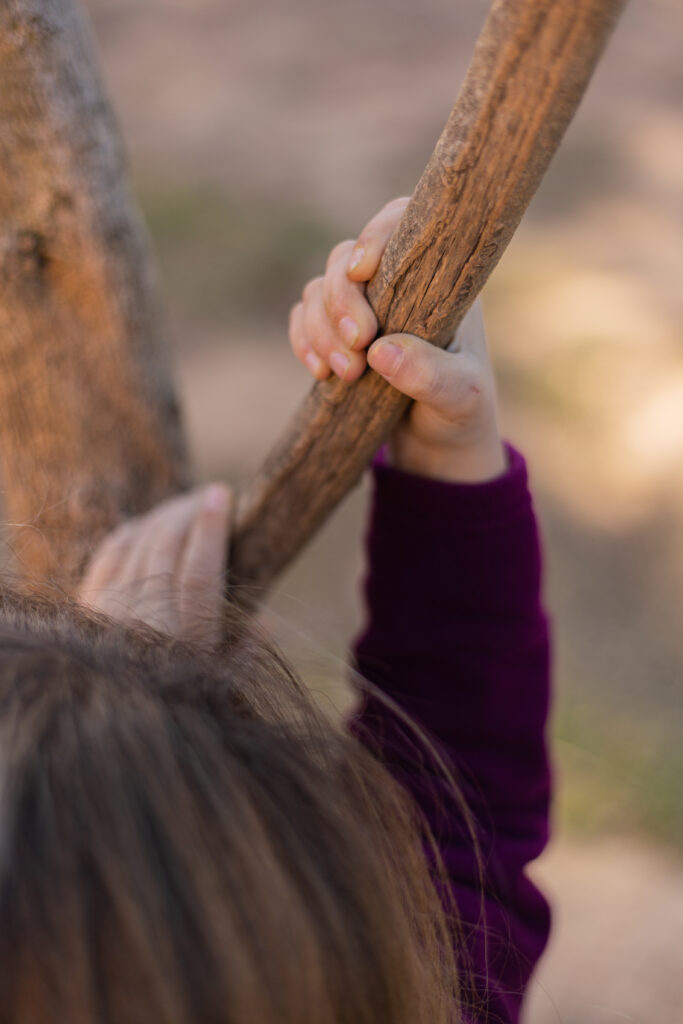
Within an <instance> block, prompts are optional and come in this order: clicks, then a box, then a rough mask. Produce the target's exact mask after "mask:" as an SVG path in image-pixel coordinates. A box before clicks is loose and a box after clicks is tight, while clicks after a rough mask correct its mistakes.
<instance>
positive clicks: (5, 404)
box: [0, 0, 186, 587]
mask: <svg viewBox="0 0 683 1024" xmlns="http://www.w3.org/2000/svg"><path fill="white" fill-rule="evenodd" d="M164 335H165V327H164V323H163V320H162V317H161V315H160V311H159V307H158V303H157V299H156V288H155V283H154V281H153V278H152V273H151V269H150V261H149V258H148V254H147V244H146V238H145V234H144V230H143V227H142V224H141V222H140V220H139V218H138V216H137V214H136V211H135V208H134V206H133V204H132V203H131V200H130V198H129V196H128V193H127V189H126V174H125V167H124V161H123V157H122V150H121V145H120V141H119V136H118V132H117V129H116V125H115V123H114V118H113V116H112V113H111V110H110V107H109V104H108V102H107V99H106V97H105V94H104V90H103V88H102V84H101V81H100V78H99V73H98V70H97V62H96V57H95V53H94V47H93V44H92V40H91V37H90V34H89V28H88V25H87V23H86V21H85V19H84V16H83V14H82V12H81V9H80V7H79V5H78V2H77V0H3V3H2V5H1V6H0V439H1V443H0V470H1V472H2V477H3V487H4V504H5V517H6V518H9V519H10V520H11V522H13V523H14V524H17V525H16V526H15V528H14V530H13V537H12V546H13V548H14V549H15V550H16V552H17V553H18V554H19V555H20V568H21V569H22V570H23V572H24V573H25V574H27V575H28V576H30V577H31V578H34V579H35V578H45V577H50V578H52V579H56V580H58V581H59V582H60V583H62V584H63V585H65V586H67V587H68V586H69V585H71V584H72V583H73V582H74V580H75V578H76V577H77V575H78V573H79V570H80V569H81V567H82V564H83V561H84V559H85V557H86V556H87V554H88V552H89V550H90V548H91V545H92V543H93V541H94V540H96V539H97V538H98V537H99V536H100V535H101V534H102V533H103V531H104V530H106V529H107V528H109V527H111V526H112V525H113V524H114V523H115V522H116V521H117V520H118V519H119V518H120V517H121V516H122V515H124V514H131V513H135V512H139V511H141V510H143V509H145V508H147V507H148V506H149V505H151V504H152V503H153V502H154V501H156V500H158V499H160V498H161V497H163V496H164V495H166V494H167V493H169V492H172V491H174V490H177V489H178V488H179V487H180V486H181V485H182V484H183V483H184V482H185V478H186V467H185V457H184V453H183V443H182V438H181V433H180V428H179V420H178V414H177V407H176V402H175V398H174V395H173V389H172V387H171V384H170V378H169V374H168V369H167V366H166V362H165V352H164V341H165V337H164Z"/></svg>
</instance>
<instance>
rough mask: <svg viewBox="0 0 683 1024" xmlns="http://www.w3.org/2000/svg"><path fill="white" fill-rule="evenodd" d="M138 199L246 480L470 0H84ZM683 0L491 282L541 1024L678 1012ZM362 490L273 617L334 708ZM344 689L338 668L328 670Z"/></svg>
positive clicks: (434, 120)
mask: <svg viewBox="0 0 683 1024" xmlns="http://www.w3.org/2000/svg"><path fill="white" fill-rule="evenodd" d="M87 6H88V7H89V8H90V11H91V14H92V16H93V19H94V24H95V30H96V34H97V38H98V41H99V45H100V49H101V54H102V60H103V64H104V69H105V75H106V78H107V82H108V86H109V89H110V91H111V93H112V96H113V99H114V103H115V105H116V108H117V110H118V113H119V117H120V121H121V126H122V129H123V134H124V137H125V139H126V143H127V147H128V151H129V155H130V160H131V166H132V174H133V180H134V186H135V189H136V191H137V194H138V197H139V199H140V202H141V204H142V207H143V209H144V212H145V215H146V217H147V220H148V224H149V228H150V231H151V234H152V237H153V241H154V244H155V249H156V254H157V258H158V262H159V266H160V272H161V277H162V283H163V288H164V292H165V295H166V299H167V304H168V309H169V312H170V318H171V321H172V329H173V339H174V340H173V346H174V350H173V356H174V360H175V367H176V377H177V382H178V387H179V390H180V393H181V396H182V400H183V404H184V409H185V417H186V424H187V429H188V433H189V437H190V442H191V447H192V451H193V455H194V460H195V465H196V467H197V473H198V476H199V477H200V478H201V479H207V478H213V477H218V478H227V479H229V480H232V481H236V482H239V481H240V480H243V479H245V478H248V476H249V474H250V473H251V472H252V471H253V470H254V469H255V467H256V466H257V464H258V462H259V460H260V459H261V458H262V456H263V455H264V454H265V452H266V451H267V449H268V447H269V445H270V444H271V442H272V441H273V440H274V439H275V437H276V436H277V435H278V434H279V433H280V431H281V430H282V429H283V427H284V425H285V423H286V421H287V419H288V417H289V416H290V415H291V414H292V412H293V411H294V409H295V408H296V406H297V404H298V402H299V400H300V398H301V396H302V395H303V394H304V393H305V392H306V390H307V388H308V379H307V377H306V375H305V374H304V372H303V371H302V370H301V369H300V367H299V366H298V364H297V363H296V362H295V361H294V359H293V358H292V357H291V356H290V354H289V350H288V345H287V341H286V318H287V312H288V310H289V307H290V306H291V305H292V304H293V303H294V301H296V299H297V297H298V295H299V293H300V291H301V289H302V287H303V285H304V283H305V282H306V280H307V279H308V278H309V277H310V276H312V275H314V274H316V273H319V272H321V269H322V267H323V265H324V263H323V261H324V258H325V255H326V253H327V251H328V249H329V248H330V246H331V245H332V244H334V243H335V242H337V241H339V240H341V239H342V238H346V237H353V236H355V235H356V234H357V233H358V231H359V230H360V228H361V227H362V226H363V224H364V223H365V221H366V220H367V219H368V218H369V217H370V216H371V215H372V214H373V213H374V212H375V211H376V210H377V209H378V208H379V207H380V206H382V205H383V204H384V203H385V202H386V201H387V200H388V199H390V198H393V197H394V196H397V195H401V194H407V193H410V192H411V191H412V189H413V187H414V185H415V183H416V181H417V179H418V177H419V175H420V173H421V170H422V168H423V166H424V165H425V163H426V161H427V159H428V157H429V155H430V153H431V149H432V147H433V145H434V142H435V140H436V138H437V137H438V134H439V132H440V130H441V128H442V126H443V122H444V120H445V118H446V116H447V114H448V112H449V110H450V108H451V105H452V103H453V100H454V98H455V95H456V93H457V89H458V86H459V84H460V82H461V80H462V77H463V75H464V72H465V69H466V66H467V61H468V59H469V56H470V54H471V52H472V48H473V45H474V42H475V39H476V37H477V34H478V31H479V29H480V27H481V25H482V23H483V20H484V17H485V13H486V10H487V4H486V2H484V0H460V2H459V3H453V2H452V0H448V2H447V0H419V3H418V2H416V0H374V2H371V3H368V2H367V0H363V2H361V0H345V2H344V3H343V4H342V3H338V2H335V0H317V2H315V3H314V2H312V0H289V2H288V3H282V0H258V2H256V0H249V2H246V0H88V3H87ZM682 38H683V5H682V4H681V3H680V0H651V2H649V3H639V2H633V3H632V4H631V5H630V6H629V7H628V8H627V10H626V13H625V14H624V16H623V19H622V21H621V23H620V25H619V26H618V28H617V31H616V33H615V35H614V38H613V39H612V42H611V44H610V46H609V49H608V52H607V54H606V55H605V57H604V59H603V62H602V63H601V65H600V67H599V69H598V71H597V73H596V75H595V78H594V81H593V83H592V86H591V88H590V90H589V92H588V94H587V96H586V98H585V100H584V102H583V105H582V107H581V109H580V111H579V113H578V115H577V117H576V119H575V121H574V123H573V125H572V127H571V128H570V130H569V133H568V135H567V137H566V140H565V142H564V145H563V147H562V149H561V151H560V153H559V154H558V156H557V157H556V158H555V161H554V163H553V165H552V167H551V169H550V171H549V173H548V175H547V177H546V179H545V181H544V183H543V185H542V187H541V189H540V191H539V193H538V195H537V197H536V199H535V200H534V202H533V205H532V206H531V208H530V210H529V212H528V214H527V216H526V217H525V220H524V222H523V224H522V226H521V227H520V229H519V231H518V233H517V235H516V237H515V239H514V241H513V242H512V244H511V245H510V247H509V249H508V251H507V253H506V255H505V256H504V257H503V260H502V262H501V264H500V265H499V267H498V269H497V270H496V271H495V272H494V275H493V277H492V279H491V282H490V284H489V285H488V286H487V289H486V292H485V311H486V314H487V320H488V325H489V333H490V340H491V348H492V351H493V354H494V359H495V362H496V365H497V370H498V375H499V380H500V391H501V401H502V410H503V423H504V428H505V433H506V435H507V437H508V438H510V439H511V440H512V441H513V442H514V443H515V444H516V445H517V446H518V447H520V448H521V449H522V450H523V451H524V452H525V454H526V455H527V457H528V460H529V464H530V470H531V475H532V481H533V485H534V488H535V492H536V494H537V498H538V507H539V511H540V517H541V521H542V527H543V531H544V535H545V540H546V545H547V600H548V604H549V606H550V608H551V610H552V615H553V618H554V621H555V646H556V670H557V686H558V697H557V701H556V707H555V715H554V722H553V734H554V750H555V761H556V766H557V777H558V800H557V805H556V809H555V838H554V840H553V843H552V846H551V848H550V850H549V851H548V854H547V855H546V856H544V857H543V858H542V860H541V861H540V863H539V864H538V866H537V868H536V869H535V873H536V874H537V875H538V876H539V877H540V878H541V879H542V883H543V885H544V888H545V889H546V891H547V892H548V893H549V895H550V897H551V899H552V900H553V903H554V906H555V930H554V935H553V940H552V943H551V947H550V950H549V952H548V954H547V956H546V958H545V960H544V962H543V965H542V967H541V969H540V971H539V973H538V975H537V977H536V980H535V983H534V986H533V991H532V993H531V998H530V1002H529V1007H528V1015H527V1021H528V1024H552V1022H558V1021H562V1022H564V1024H612V1022H614V1024H617V1022H623V1021H637V1022H643V1024H656V1022H659V1021H662V1022H664V1021H666V1022H671V1021H673V1020H680V1019H681V1013H683V1010H682V1009H681V1008H682V1007H683V971H682V970H681V942H682V936H683V858H682V855H683V799H682V798H681V782H682V780H683V699H682V694H683V680H682V675H683V621H682V620H681V595H683V477H682V475H681V472H680V467H681V466H682V465H683V430H682V429H681V417H682V415H683V412H682V409H683V336H682V331H681V324H682V323H683V288H682V286H681V278H682V275H681V271H682V270H683V266H682V263H683V259H682V257H683V239H682V231H681V228H682V227H683V188H682V185H681V182H682V178H683V128H682V124H683V121H682V118H681V114H682V109H681V108H682V102H681V101H682V99H683V62H682V61H681V39H682ZM366 503H367V494H366V491H365V489H364V488H360V489H359V490H358V491H357V492H356V493H354V494H353V495H352V496H351V497H350V498H349V500H348V501H347V502H346V503H345V504H344V506H343V507H342V508H341V509H340V511H339V512H338V513H337V514H336V515H335V516H334V518H333V519H332V521H331V522H330V523H329V524H328V526H327V527H326V528H325V530H324V531H323V532H322V533H321V534H320V535H319V536H318V537H317V538H316V539H315V541H314V542H313V543H312V544H311V545H310V547H309V549H308V550H307V551H306V553H305V554H304V556H303V557H302V558H301V559H300V560H299V562H298V563H297V564H296V565H295V566H294V567H293V568H292V569H291V570H290V571H289V572H288V573H287V575H286V577H285V578H284V579H283V580H282V581H281V583H280V586H279V587H278V590H277V593H276V595H275V596H274V598H273V601H272V602H271V611H270V613H269V616H270V621H271V623H272V624H273V625H274V626H276V627H277V628H278V629H280V631H281V632H282V634H283V636H284V638H285V639H284V642H285V643H286V645H287V646H288V649H290V650H292V651H294V653H295V655H296V656H297V657H298V659H299V661H300V663H302V664H303V665H304V671H305V673H306V675H307V677H308V678H309V680H310V681H311V682H312V685H314V686H315V687H316V688H317V689H318V690H320V691H321V693H322V694H323V695H324V699H330V700H332V699H335V700H336V699H338V696H339V694H338V690H339V685H340V683H339V681H340V680H341V679H342V678H343V661H344V655H345V651H346V650H347V648H348V645H349V642H350V640H351V638H352V637H353V633H354V631H355V630H356V629H357V627H358V624H359V622H360V619H361V616H362V602H361V598H360V591H359V580H360V578H361V575H362V534H363V523H364V516H365V510H366ZM335 680H336V682H335Z"/></svg>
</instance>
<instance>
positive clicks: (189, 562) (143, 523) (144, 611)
mask: <svg viewBox="0 0 683 1024" xmlns="http://www.w3.org/2000/svg"><path fill="white" fill-rule="evenodd" d="M231 505H232V497H231V493H230V491H229V490H228V488H227V487H224V486H223V485H221V484H213V485H212V486H210V487H205V488H202V489H201V490H196V491H192V492H191V493H189V494H182V495H180V496H178V497H175V498H170V499H169V500H167V501H164V502H162V503H161V504H160V505H157V507H156V508H153V509H152V510H151V511H150V512H148V513H147V514H146V515H144V516H140V517H139V518H136V519H129V520H127V521H126V522H124V523H122V524H121V525H120V526H119V527H117V529H115V530H114V531H113V532H112V533H110V534H109V535H108V536H107V537H105V539H104V540H103V541H102V543H101V544H100V546H99V547H98V549H97V551H96V552H95V554H94V556H93V558H92V560H91V562H90V565H89V566H88V569H87V570H86V573H85V575H84V577H83V580H82V581H81V585H80V587H79V589H78V594H77V597H78V600H79V601H81V602H82V603H83V604H85V605H87V606H89V607H90V608H94V609H95V610H97V611H100V612H104V614H105V615H108V616H109V617H110V618H112V619H117V620H119V621H121V622H127V623H130V624H132V625H134V624H135V622H136V621H137V622H144V623H146V624H147V625H148V626H152V627H153V628H154V629H157V630H159V631H160V632H162V633H168V634H170V635H171V636H174V637H176V638H178V639H181V640H187V641H190V642H192V643H198V644H201V645H203V646H204V645H205V646H214V645H216V644H217V643H218V642H219V640H220V639H221V608H222V604H223V592H224V586H225V583H224V573H225V558H226V551H227V541H228V528H229V519H230V510H231Z"/></svg>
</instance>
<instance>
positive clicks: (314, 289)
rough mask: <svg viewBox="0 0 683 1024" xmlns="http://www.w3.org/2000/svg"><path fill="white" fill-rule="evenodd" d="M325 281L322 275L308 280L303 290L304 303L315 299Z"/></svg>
mask: <svg viewBox="0 0 683 1024" xmlns="http://www.w3.org/2000/svg"><path fill="white" fill-rule="evenodd" d="M323 281H324V278H322V277H314V278H312V279H311V280H310V281H309V282H308V284H306V285H305V287H304V290H303V292H302V298H303V301H304V304H307V303H309V302H311V301H312V300H313V299H315V297H316V295H317V294H318V292H319V291H320V289H321V288H322V286H323Z"/></svg>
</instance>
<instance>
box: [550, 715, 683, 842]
mask: <svg viewBox="0 0 683 1024" xmlns="http://www.w3.org/2000/svg"><path fill="white" fill-rule="evenodd" d="M552 732H553V736H554V746H553V756H554V760H555V764H556V768H557V772H558V782H559V785H558V789H557V804H556V818H557V824H558V825H559V827H560V828H561V829H564V830H567V831H569V832H572V833H575V834H577V833H578V834H581V835H591V836H593V835H599V834H611V835H614V834H615V833H622V834H636V835H642V836H646V837H648V838H651V839H655V840H658V841H660V842H665V843H666V844H668V845H669V846H670V847H672V848H674V849H676V850H678V851H679V852H680V853H683V800H681V779H682V778H683V745H682V744H681V740H680V737H681V732H680V722H673V721H672V722H671V723H670V728H667V727H666V725H665V724H664V723H662V721H661V719H657V720H655V719H654V718H653V719H652V720H651V721H650V722H648V721H647V719H646V718H645V717H644V716H643V715H642V714H641V715H638V714H637V713H636V712H635V710H634V709H632V708H628V709H627V708H624V710H623V711H622V712H620V713H618V714H617V713H615V712H614V711H613V710H612V711H608V709H607V708H606V707H605V706H603V705H601V703H600V701H599V700H598V699H596V700H595V701H587V700H585V699H584V700H582V701H580V702H577V701H572V700H568V699H567V698H566V697H565V698H564V699H563V698H562V697H561V698H560V700H559V702H558V710H557V713H556V715H555V721H554V727H553V730H552Z"/></svg>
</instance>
